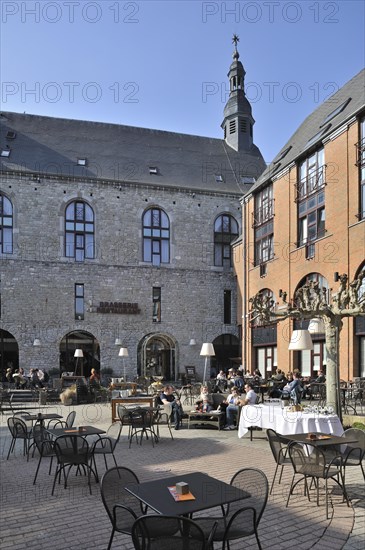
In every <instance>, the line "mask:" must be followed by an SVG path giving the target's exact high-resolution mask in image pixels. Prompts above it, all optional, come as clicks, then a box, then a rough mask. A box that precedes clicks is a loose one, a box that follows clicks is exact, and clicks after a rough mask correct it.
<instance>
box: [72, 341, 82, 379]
mask: <svg viewBox="0 0 365 550" xmlns="http://www.w3.org/2000/svg"><path fill="white" fill-rule="evenodd" d="M74 357H76V366H75V375H76V374H77V367H78V362H79V358H80V357H81V371H80V372H81V376H84V373H83V364H82V358H83V357H84V353H83V351H82V349H80V348H78V349H76V350H75V353H74Z"/></svg>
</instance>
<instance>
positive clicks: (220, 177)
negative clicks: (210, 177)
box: [214, 174, 224, 183]
mask: <svg viewBox="0 0 365 550" xmlns="http://www.w3.org/2000/svg"><path fill="white" fill-rule="evenodd" d="M214 177H215V181H216V182H217V183H223V182H224V179H223V176H222V174H214Z"/></svg>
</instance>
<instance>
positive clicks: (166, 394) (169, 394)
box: [160, 385, 183, 430]
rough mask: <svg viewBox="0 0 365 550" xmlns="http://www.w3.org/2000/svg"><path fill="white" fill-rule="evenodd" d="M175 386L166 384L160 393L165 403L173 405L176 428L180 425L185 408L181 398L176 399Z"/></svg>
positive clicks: (172, 412)
mask: <svg viewBox="0 0 365 550" xmlns="http://www.w3.org/2000/svg"><path fill="white" fill-rule="evenodd" d="M173 392H174V388H173V387H172V386H169V385H167V386H165V387H164V389H163V392H162V393H161V394H160V399H161V401H162V403H163V404H164V405H168V406H169V408H170V407H171V414H172V415H173V417H174V423H175V430H178V429H179V427H180V423H181V419H182V415H183V410H182V406H181V403H180V400H179V399H175V396H174V395H173Z"/></svg>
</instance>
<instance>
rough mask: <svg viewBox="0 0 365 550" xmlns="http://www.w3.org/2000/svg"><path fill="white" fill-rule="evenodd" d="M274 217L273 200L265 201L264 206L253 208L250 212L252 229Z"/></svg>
mask: <svg viewBox="0 0 365 550" xmlns="http://www.w3.org/2000/svg"><path fill="white" fill-rule="evenodd" d="M273 217H274V199H270V200H268V201H265V204H263V205H262V206H260V207H259V208H255V211H254V212H252V227H257V226H258V225H262V224H263V223H266V222H267V221H269V220H271V219H272V218H273Z"/></svg>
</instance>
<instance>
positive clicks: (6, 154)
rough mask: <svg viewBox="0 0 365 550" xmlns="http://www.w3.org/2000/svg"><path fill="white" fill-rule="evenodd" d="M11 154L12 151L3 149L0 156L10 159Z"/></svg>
mask: <svg viewBox="0 0 365 550" xmlns="http://www.w3.org/2000/svg"><path fill="white" fill-rule="evenodd" d="M10 152H11V150H10V149H1V153H0V156H1V157H10Z"/></svg>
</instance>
